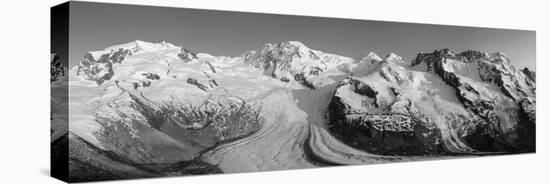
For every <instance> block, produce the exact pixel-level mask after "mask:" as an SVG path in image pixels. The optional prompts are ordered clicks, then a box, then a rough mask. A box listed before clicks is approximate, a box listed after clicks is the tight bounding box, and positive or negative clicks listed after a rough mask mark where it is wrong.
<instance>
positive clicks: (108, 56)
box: [76, 48, 132, 85]
mask: <svg viewBox="0 0 550 184" xmlns="http://www.w3.org/2000/svg"><path fill="white" fill-rule="evenodd" d="M129 55H132V50H129V49H123V48H119V49H118V50H117V51H114V50H111V52H110V53H105V54H102V55H101V56H99V58H98V59H97V60H96V58H94V55H93V54H92V53H87V54H86V55H84V57H83V58H82V59H81V60H80V64H79V65H78V68H77V72H76V75H77V76H81V77H82V78H83V79H86V80H91V81H95V82H96V83H97V85H101V84H103V83H104V82H105V81H108V80H110V79H111V78H112V77H113V75H114V74H115V73H114V71H113V64H117V63H121V62H122V61H123V60H124V57H126V56H129Z"/></svg>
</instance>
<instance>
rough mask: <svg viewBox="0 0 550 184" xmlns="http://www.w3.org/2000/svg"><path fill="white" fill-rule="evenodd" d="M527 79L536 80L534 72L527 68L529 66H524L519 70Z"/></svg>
mask: <svg viewBox="0 0 550 184" xmlns="http://www.w3.org/2000/svg"><path fill="white" fill-rule="evenodd" d="M521 71H522V72H523V73H524V74H525V75H527V77H529V79H531V80H533V82H536V76H537V75H536V73H535V71H531V70H529V68H527V67H525V68H523V70H521Z"/></svg>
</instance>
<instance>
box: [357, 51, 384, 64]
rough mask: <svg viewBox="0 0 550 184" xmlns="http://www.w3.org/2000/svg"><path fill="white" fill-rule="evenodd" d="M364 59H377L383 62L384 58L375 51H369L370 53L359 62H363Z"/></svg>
mask: <svg viewBox="0 0 550 184" xmlns="http://www.w3.org/2000/svg"><path fill="white" fill-rule="evenodd" d="M364 61H371V62H372V61H376V62H381V61H382V58H380V56H378V55H377V54H376V53H374V52H369V54H367V56H365V57H363V58H362V59H361V60H360V61H359V63H361V62H364Z"/></svg>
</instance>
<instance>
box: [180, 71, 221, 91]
mask: <svg viewBox="0 0 550 184" xmlns="http://www.w3.org/2000/svg"><path fill="white" fill-rule="evenodd" d="M205 74H206V73H205ZM206 76H207V77H206V78H201V79H195V78H188V79H187V83H188V84H191V85H195V86H197V87H198V88H199V89H201V90H203V91H208V90H209V89H212V88H215V87H216V86H218V83H217V82H216V80H214V79H212V78H211V77H210V76H208V75H206Z"/></svg>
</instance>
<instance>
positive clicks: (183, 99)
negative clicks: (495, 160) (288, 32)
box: [51, 40, 536, 181]
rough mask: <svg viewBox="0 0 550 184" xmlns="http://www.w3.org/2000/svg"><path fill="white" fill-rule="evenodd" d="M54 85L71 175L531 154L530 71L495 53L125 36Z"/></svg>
mask: <svg viewBox="0 0 550 184" xmlns="http://www.w3.org/2000/svg"><path fill="white" fill-rule="evenodd" d="M56 59H57V57H56V56H55V55H53V56H52V80H51V81H52V82H53V83H52V88H55V85H53V84H55V81H56V80H58V78H59V76H64V73H63V72H62V71H63V70H62V69H58V68H63V67H59V65H57V64H56ZM54 69H55V70H54ZM68 78H69V79H68V80H69V83H68V84H69V91H70V94H69V101H70V104H69V112H70V114H68V116H69V122H70V124H69V130H68V133H65V134H63V135H57V133H58V132H56V131H55V130H52V131H53V135H55V136H58V137H59V138H58V139H61V140H68V143H69V153H68V154H69V161H70V162H69V168H70V173H69V175H70V180H71V181H92V180H109V179H124V178H142V177H157V176H179V175H192V174H212V173H240V172H254V171H272V170H283V169H298V168H314V167H322V166H336V165H351V164H371V163H386V162H400V161H415V160H427V159H440V158H455V157H465V156H479V155H494V154H510V153H525V152H534V151H535V104H536V99H535V73H534V71H531V70H529V69H527V68H525V69H516V68H514V66H512V65H511V64H510V60H509V59H508V58H507V57H506V56H505V55H504V54H503V53H486V52H483V51H474V50H467V51H460V52H454V51H450V50H448V49H438V50H435V51H433V52H430V53H419V54H418V55H417V56H416V58H411V59H404V58H401V57H400V56H398V55H396V54H393V53H390V54H388V55H387V56H384V57H379V56H378V55H376V54H375V53H370V54H368V55H367V56H366V57H364V58H362V59H360V60H354V59H352V58H349V57H345V56H339V55H335V54H330V53H325V52H323V51H319V50H315V49H313V48H309V47H308V46H306V45H304V43H301V42H299V41H286V42H281V43H267V44H265V45H264V46H262V47H260V48H258V49H257V50H252V51H247V52H244V53H243V54H242V55H241V56H238V57H224V56H214V55H210V54H207V53H200V52H195V51H192V50H191V49H188V48H182V47H180V46H176V45H173V44H171V43H169V42H166V41H161V42H144V41H139V40H138V41H133V42H130V43H126V44H121V45H115V46H111V47H108V48H106V49H104V50H100V51H92V52H89V53H87V54H86V55H84V56H83V57H82V59H81V61H80V63H79V64H78V65H77V66H74V67H72V68H70V70H69V71H68ZM52 102H55V99H52ZM53 109H54V111H53V112H55V109H56V106H53ZM56 116H62V115H54V117H56ZM54 124H55V122H54ZM54 127H56V126H54ZM60 132H62V131H60ZM57 142H63V141H57ZM52 146H53V147H54V148H55V147H56V146H57V145H56V141H53V142H52Z"/></svg>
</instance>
